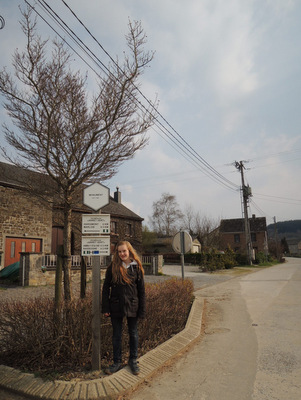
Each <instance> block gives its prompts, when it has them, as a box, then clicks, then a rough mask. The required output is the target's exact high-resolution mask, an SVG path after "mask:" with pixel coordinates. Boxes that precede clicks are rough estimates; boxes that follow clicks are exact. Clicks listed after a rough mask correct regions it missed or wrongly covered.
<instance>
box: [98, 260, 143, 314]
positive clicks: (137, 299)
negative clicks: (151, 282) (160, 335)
mask: <svg viewBox="0 0 301 400" xmlns="http://www.w3.org/2000/svg"><path fill="white" fill-rule="evenodd" d="M127 274H128V276H129V278H130V279H131V281H132V284H122V283H113V281H112V264H111V265H109V267H108V268H107V271H106V277H105V281H104V284H103V289H102V312H103V313H110V314H111V317H113V318H120V317H124V316H125V317H138V318H144V317H145V287H144V279H143V275H142V273H141V272H140V271H138V268H137V265H130V266H129V268H128V269H127Z"/></svg>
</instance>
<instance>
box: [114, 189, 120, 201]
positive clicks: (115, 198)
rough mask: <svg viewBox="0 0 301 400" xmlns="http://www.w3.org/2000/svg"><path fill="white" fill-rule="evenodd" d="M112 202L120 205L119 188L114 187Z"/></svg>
mask: <svg viewBox="0 0 301 400" xmlns="http://www.w3.org/2000/svg"><path fill="white" fill-rule="evenodd" d="M114 200H115V201H116V203H121V193H120V192H119V187H118V186H117V187H116V192H114Z"/></svg>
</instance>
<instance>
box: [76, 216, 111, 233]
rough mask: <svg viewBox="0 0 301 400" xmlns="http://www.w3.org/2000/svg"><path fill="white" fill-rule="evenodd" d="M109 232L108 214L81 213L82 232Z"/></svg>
mask: <svg viewBox="0 0 301 400" xmlns="http://www.w3.org/2000/svg"><path fill="white" fill-rule="evenodd" d="M109 233H110V214H83V215H82V234H83V235H84V234H85V235H89V234H90V235H103V234H105V235H108V234H109Z"/></svg>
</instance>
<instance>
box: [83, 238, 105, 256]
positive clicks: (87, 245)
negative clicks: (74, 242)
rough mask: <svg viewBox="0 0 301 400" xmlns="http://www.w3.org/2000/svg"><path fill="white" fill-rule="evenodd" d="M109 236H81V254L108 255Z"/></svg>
mask: <svg viewBox="0 0 301 400" xmlns="http://www.w3.org/2000/svg"><path fill="white" fill-rule="evenodd" d="M109 255H110V236H86V237H82V256H109Z"/></svg>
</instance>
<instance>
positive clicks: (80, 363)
mask: <svg viewBox="0 0 301 400" xmlns="http://www.w3.org/2000/svg"><path fill="white" fill-rule="evenodd" d="M146 299H147V317H146V319H145V320H142V321H140V324H139V342H140V346H139V354H140V356H141V355H143V354H145V353H146V352H147V351H149V350H150V349H152V348H154V347H156V346H157V345H158V344H160V343H162V342H164V341H166V340H167V339H168V338H170V337H171V336H172V335H174V334H176V333H177V332H179V331H181V330H182V329H183V328H184V326H185V323H186V320H187V316H188V313H189V310H190V307H191V303H192V299H193V284H192V282H191V281H190V280H185V281H182V280H180V279H178V280H176V279H170V280H167V281H165V282H162V283H159V284H148V285H146ZM53 310H54V302H53V300H50V299H49V298H46V297H40V298H36V299H29V300H27V301H14V302H12V301H9V302H8V301H7V302H2V303H1V305H0V337H1V341H0V356H1V362H2V363H4V364H6V365H9V366H12V367H15V368H22V369H23V370H28V371H34V372H42V373H44V374H45V373H46V374H49V373H52V372H53V371H56V372H57V373H66V372H68V371H69V372H70V371H72V372H76V371H88V370H90V369H91V345H92V342H91V340H92V339H91V338H92V328H91V324H92V299H91V294H89V295H88V296H87V297H86V298H85V299H78V300H73V301H72V302H69V303H65V304H64V306H63V309H62V310H61V313H60V321H58V320H57V318H55V316H54V312H53ZM125 324H126V323H125ZM124 328H125V329H123V346H124V347H123V348H124V352H123V359H124V361H126V360H127V359H128V352H127V350H128V344H127V337H128V335H127V329H126V327H124ZM111 337H112V328H111V322H110V319H106V318H104V317H103V316H102V319H101V357H102V365H103V366H106V365H108V364H109V363H110V362H111V361H112V344H111V342H112V340H111Z"/></svg>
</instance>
